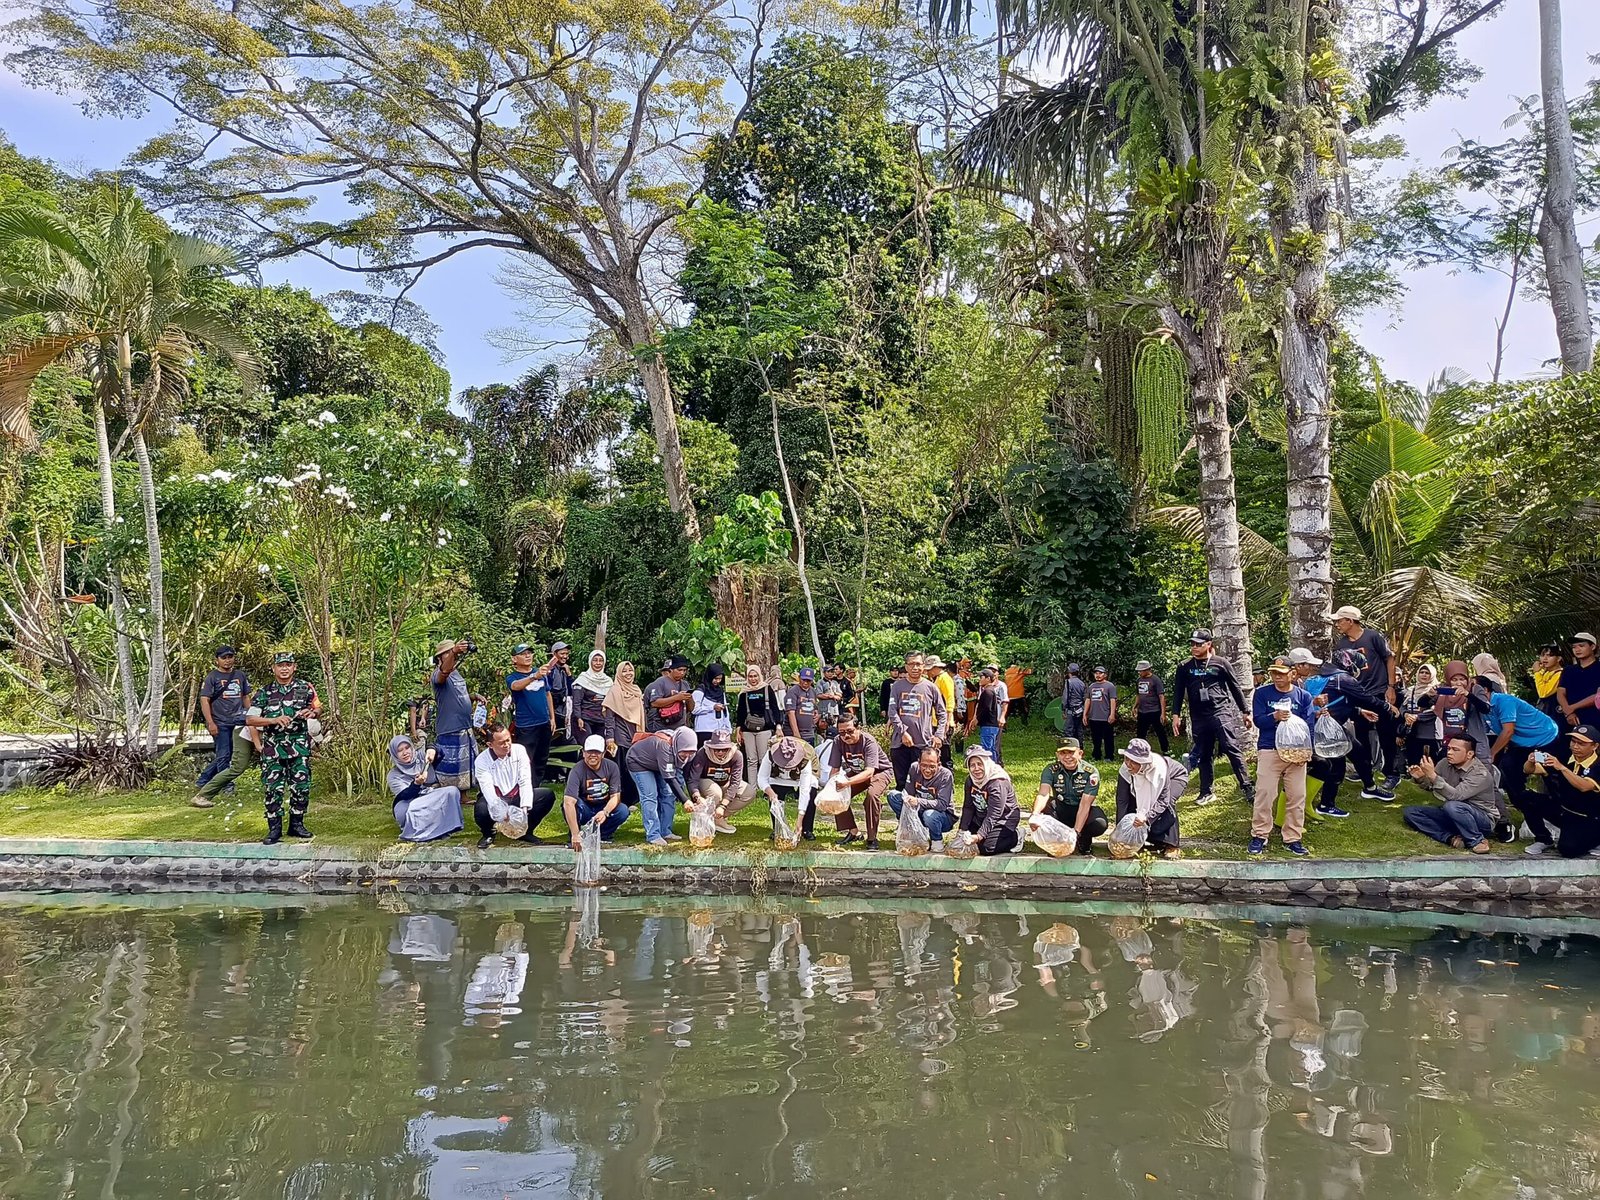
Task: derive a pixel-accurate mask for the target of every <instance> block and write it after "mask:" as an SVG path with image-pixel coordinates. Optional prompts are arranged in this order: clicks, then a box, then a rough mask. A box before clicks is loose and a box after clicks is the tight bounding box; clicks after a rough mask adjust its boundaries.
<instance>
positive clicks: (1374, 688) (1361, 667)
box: [1333, 628, 1394, 696]
mask: <svg viewBox="0 0 1600 1200" xmlns="http://www.w3.org/2000/svg"><path fill="white" fill-rule="evenodd" d="M1393 657H1394V652H1393V651H1391V650H1390V649H1389V643H1388V641H1387V640H1386V639H1385V638H1384V636H1383V634H1381V633H1379V632H1378V631H1377V630H1376V629H1366V628H1363V629H1362V630H1361V632H1360V634H1358V635H1357V636H1356V637H1354V638H1347V637H1345V636H1344V635H1343V634H1340V635H1339V637H1338V638H1337V639H1336V640H1335V641H1334V643H1333V662H1334V665H1335V666H1337V667H1338V668H1339V669H1340V670H1341V671H1344V672H1345V673H1346V674H1349V675H1354V676H1355V677H1356V680H1357V682H1359V683H1360V684H1361V685H1362V686H1363V687H1364V688H1366V689H1367V690H1368V691H1369V692H1376V693H1378V695H1380V696H1381V695H1383V692H1384V689H1385V688H1387V687H1388V686H1389V660H1390V659H1392V658H1393Z"/></svg>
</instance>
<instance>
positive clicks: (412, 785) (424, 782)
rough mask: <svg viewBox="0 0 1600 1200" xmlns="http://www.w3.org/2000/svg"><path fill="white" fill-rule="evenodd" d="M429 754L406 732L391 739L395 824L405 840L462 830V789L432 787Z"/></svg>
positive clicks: (434, 838) (424, 839)
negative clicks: (430, 784)
mask: <svg viewBox="0 0 1600 1200" xmlns="http://www.w3.org/2000/svg"><path fill="white" fill-rule="evenodd" d="M428 759H429V755H428V753H427V752H426V751H425V750H424V749H423V748H422V747H421V746H419V745H418V744H417V743H415V742H413V741H412V740H411V739H410V738H409V737H407V736H406V735H405V734H403V733H402V734H400V735H398V736H397V737H392V738H390V739H389V774H388V776H387V780H386V782H387V783H388V784H389V791H390V792H391V793H392V794H393V796H394V823H395V824H396V825H398V826H400V840H401V841H402V842H432V841H437V840H438V839H439V838H443V837H449V836H450V835H451V834H452V833H460V832H461V791H460V789H459V788H454V787H430V786H429V783H430V782H431V777H432V775H433V772H432V770H431V769H430V767H429V765H428Z"/></svg>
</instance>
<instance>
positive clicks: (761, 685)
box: [733, 666, 783, 788]
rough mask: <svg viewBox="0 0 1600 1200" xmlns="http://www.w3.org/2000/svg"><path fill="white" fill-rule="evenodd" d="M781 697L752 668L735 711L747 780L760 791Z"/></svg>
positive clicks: (746, 676)
mask: <svg viewBox="0 0 1600 1200" xmlns="http://www.w3.org/2000/svg"><path fill="white" fill-rule="evenodd" d="M781 711H783V710H782V709H780V708H779V707H778V697H777V696H776V695H774V694H773V691H772V688H771V687H769V686H768V685H767V679H766V676H765V675H763V674H762V672H761V668H760V667H757V666H750V667H746V668H745V672H744V691H742V692H740V693H739V699H738V701H737V703H735V705H734V708H733V723H734V724H735V725H736V726H738V729H739V739H740V741H742V742H743V743H744V770H745V780H746V782H748V783H751V784H753V785H754V786H756V787H758V788H759V787H761V784H759V783H757V782H756V777H757V776H758V775H759V774H760V772H761V761H762V759H764V758H766V756H767V746H768V744H769V743H771V741H772V731H773V730H774V729H776V728H777V727H778V714H779V713H780V712H781Z"/></svg>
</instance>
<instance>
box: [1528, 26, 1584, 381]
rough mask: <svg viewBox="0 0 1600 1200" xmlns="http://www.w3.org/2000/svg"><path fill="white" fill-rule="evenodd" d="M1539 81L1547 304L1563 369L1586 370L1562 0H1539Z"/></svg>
mask: <svg viewBox="0 0 1600 1200" xmlns="http://www.w3.org/2000/svg"><path fill="white" fill-rule="evenodd" d="M1539 85H1540V88H1541V90H1542V91H1543V92H1544V140H1545V202H1544V214H1543V216H1541V217H1540V218H1539V246H1540V248H1541V249H1542V250H1543V251H1544V270H1545V277H1546V278H1547V279H1548V280H1549V285H1550V307H1551V309H1553V310H1554V312H1555V318H1556V339H1557V341H1558V342H1559V343H1560V345H1561V370H1562V372H1563V373H1564V374H1567V375H1576V374H1579V373H1581V372H1583V371H1587V370H1588V369H1589V367H1590V365H1591V364H1592V363H1593V361H1594V328H1593V326H1592V325H1591V324H1590V320H1589V295H1588V292H1587V291H1586V290H1585V288H1584V269H1583V246H1582V245H1581V244H1580V243H1579V241H1578V225H1577V219H1576V216H1575V213H1574V210H1575V208H1576V206H1577V190H1578V167H1577V155H1576V152H1575V151H1574V149H1573V145H1572V117H1571V114H1569V113H1568V112H1567V93H1566V84H1565V81H1564V78H1563V72H1562V69H1561V0H1539Z"/></svg>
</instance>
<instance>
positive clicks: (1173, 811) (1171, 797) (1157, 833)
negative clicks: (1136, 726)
mask: <svg viewBox="0 0 1600 1200" xmlns="http://www.w3.org/2000/svg"><path fill="white" fill-rule="evenodd" d="M1188 786H1189V768H1188V767H1186V766H1184V765H1183V764H1182V763H1181V762H1179V761H1178V760H1177V759H1175V758H1168V757H1167V756H1166V755H1165V754H1153V753H1151V750H1150V743H1149V742H1147V741H1145V740H1144V739H1143V738H1134V739H1133V741H1131V742H1129V743H1128V744H1127V746H1126V747H1125V748H1124V749H1123V751H1122V769H1121V770H1119V771H1118V772H1117V820H1119V821H1120V820H1122V818H1123V817H1125V816H1127V815H1128V814H1129V813H1133V814H1134V818H1133V823H1134V824H1135V825H1143V826H1144V827H1145V829H1146V830H1147V831H1148V832H1147V834H1146V837H1147V838H1148V841H1147V842H1146V845H1148V846H1149V848H1150V849H1152V850H1157V851H1159V852H1160V853H1161V854H1162V855H1163V856H1164V857H1166V858H1177V857H1178V853H1179V852H1178V797H1179V796H1181V795H1183V789H1184V788H1186V787H1188Z"/></svg>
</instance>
